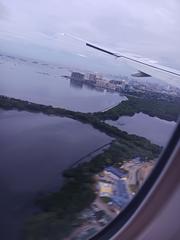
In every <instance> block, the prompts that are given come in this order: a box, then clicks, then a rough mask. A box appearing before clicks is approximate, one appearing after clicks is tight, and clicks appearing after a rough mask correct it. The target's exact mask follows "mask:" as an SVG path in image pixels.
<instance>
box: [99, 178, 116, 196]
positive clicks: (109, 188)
mask: <svg viewBox="0 0 180 240" xmlns="http://www.w3.org/2000/svg"><path fill="white" fill-rule="evenodd" d="M112 194H113V185H112V184H111V183H106V182H99V196H100V197H111V196H112Z"/></svg>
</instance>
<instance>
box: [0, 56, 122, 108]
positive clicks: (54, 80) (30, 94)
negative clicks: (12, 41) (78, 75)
mask: <svg viewBox="0 0 180 240" xmlns="http://www.w3.org/2000/svg"><path fill="white" fill-rule="evenodd" d="M0 61H1V63H2V64H1V65H0V72H1V78H0V94H1V95H7V96H10V97H15V98H19V99H23V100H24V99H25V100H29V101H32V102H36V103H42V104H47V105H53V106H59V107H62V108H67V109H71V110H75V111H81V112H96V111H101V110H103V109H105V108H108V107H109V106H112V105H115V104H118V103H119V102H121V101H122V100H124V99H126V98H125V97H123V96H120V95H119V94H118V93H109V92H107V91H102V89H101V91H98V89H92V88H90V87H87V86H82V84H81V83H75V82H73V81H71V82H70V80H69V79H65V78H63V77H62V76H63V75H70V71H69V70H67V69H62V68H59V66H56V65H49V64H42V63H39V62H37V61H35V62H34V61H33V62H28V61H25V62H23V61H20V60H18V59H9V58H3V57H2V56H1V57H0Z"/></svg>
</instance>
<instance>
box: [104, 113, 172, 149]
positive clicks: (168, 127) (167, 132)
mask: <svg viewBox="0 0 180 240" xmlns="http://www.w3.org/2000/svg"><path fill="white" fill-rule="evenodd" d="M107 123H109V124H111V125H113V126H115V127H118V128H119V129H121V130H123V131H126V132H128V133H129V134H136V135H138V136H141V137H145V138H147V139H149V140H150V141H151V142H152V143H155V144H158V145H160V146H165V145H166V144H167V141H168V140H169V138H170V136H171V134H172V132H173V130H174V129H175V126H176V123H175V122H169V121H166V120H162V119H159V118H157V117H150V116H148V115H147V114H144V113H136V114H135V115H134V116H132V117H127V116H123V117H120V118H119V119H118V120H117V121H109V120H108V121H107Z"/></svg>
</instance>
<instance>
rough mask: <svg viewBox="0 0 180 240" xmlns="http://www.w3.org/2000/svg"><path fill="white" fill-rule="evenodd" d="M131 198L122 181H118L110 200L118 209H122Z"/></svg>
mask: <svg viewBox="0 0 180 240" xmlns="http://www.w3.org/2000/svg"><path fill="white" fill-rule="evenodd" d="M130 199H131V196H130V195H129V193H128V191H127V188H126V184H125V182H124V180H122V179H119V180H118V181H117V183H116V189H115V191H114V194H113V196H112V197H111V200H112V201H113V202H114V203H115V204H117V205H118V206H119V207H120V208H123V207H124V206H125V205H127V203H128V202H129V201H130Z"/></svg>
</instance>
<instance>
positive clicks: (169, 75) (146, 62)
mask: <svg viewBox="0 0 180 240" xmlns="http://www.w3.org/2000/svg"><path fill="white" fill-rule="evenodd" d="M61 35H62V36H67V37H70V38H73V39H75V40H78V41H81V42H83V43H84V44H85V45H86V46H87V47H90V48H93V49H95V50H98V51H101V52H103V53H106V54H109V55H111V56H113V57H116V58H117V59H122V60H124V61H125V62H126V63H127V64H129V65H131V66H132V67H133V68H135V69H136V70H138V72H137V73H135V74H132V76H134V77H155V78H158V79H161V80H164V81H166V82H167V83H169V84H172V85H175V86H177V84H178V83H179V84H180V71H179V70H175V69H172V68H169V67H165V66H162V65H159V64H157V63H155V62H154V61H152V60H150V59H145V58H142V57H139V56H138V57H137V56H133V55H130V54H121V53H119V52H116V51H113V50H109V49H106V48H104V47H100V46H97V45H95V44H93V43H89V42H88V41H86V40H84V39H81V38H79V37H77V36H74V35H72V34H68V33H61Z"/></svg>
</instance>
